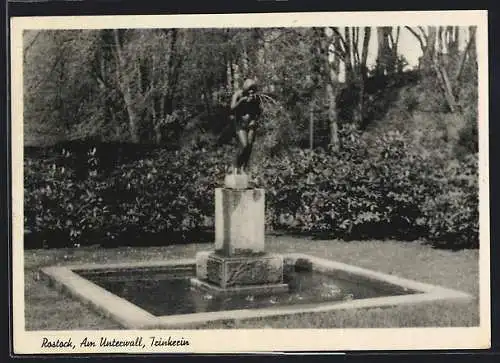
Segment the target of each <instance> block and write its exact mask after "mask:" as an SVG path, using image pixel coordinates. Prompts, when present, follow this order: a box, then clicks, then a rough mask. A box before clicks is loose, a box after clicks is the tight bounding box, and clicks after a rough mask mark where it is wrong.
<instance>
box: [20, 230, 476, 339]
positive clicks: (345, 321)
mask: <svg viewBox="0 0 500 363" xmlns="http://www.w3.org/2000/svg"><path fill="white" fill-rule="evenodd" d="M211 248H212V245H211V244H190V245H183V246H179V245H176V246H166V247H145V248H130V247H121V248H116V249H100V248H77V249H53V250H28V251H25V312H26V313H25V314H26V316H25V317H26V330H86V329H88V330H105V329H122V328H121V327H120V326H119V325H118V324H116V323H115V322H113V321H111V320H109V319H107V318H104V317H102V316H100V315H98V314H96V313H95V312H94V311H93V310H90V309H89V308H87V307H86V306H84V305H83V304H81V303H80V302H78V301H76V300H74V299H72V298H70V297H68V296H65V295H62V294H60V293H59V292H57V291H55V290H53V289H52V288H50V287H48V285H47V284H46V283H45V282H43V281H40V280H38V279H37V271H38V270H39V269H40V268H41V267H44V266H51V265H65V264H79V263H105V262H109V263H114V262H126V261H144V260H161V259H175V258H190V257H194V255H195V253H196V252H197V251H201V250H209V249H211ZM266 248H267V249H268V250H269V251H274V252H304V253H308V254H311V255H315V256H318V257H323V258H328V259H332V260H336V261H340V262H343V263H347V264H352V265H356V266H359V267H364V268H368V269H372V270H376V271H380V272H385V273H388V274H394V275H397V276H400V277H404V278H409V279H413V280H417V281H421V282H426V283H430V284H435V285H441V286H443V287H449V288H452V289H457V290H461V291H464V292H468V293H470V294H472V295H473V296H475V297H476V298H475V299H474V300H473V301H471V302H432V303H424V304H418V305H408V306H396V307H388V308H370V309H359V310H341V311H334V312H325V313H314V314H299V315H294V316H285V317H275V318H264V319H249V320H242V321H223V322H214V323H208V324H205V325H201V326H200V325H199V326H191V327H189V328H199V329H211V328H245V329H250V328H264V327H266V328H392V327H428V326H430V327H465V326H478V325H479V304H478V296H479V283H478V282H479V251H478V250H462V251H456V252H452V251H447V250H436V249H433V248H431V247H430V246H427V245H424V244H422V243H419V242H405V243H403V242H398V241H362V242H361V241H359V242H358V241H352V242H343V241H336V240H328V241H326V240H311V239H306V238H294V237H290V236H268V237H267V241H266ZM47 317H50V318H47Z"/></svg>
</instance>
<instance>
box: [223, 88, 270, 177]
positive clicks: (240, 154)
mask: <svg viewBox="0 0 500 363" xmlns="http://www.w3.org/2000/svg"><path fill="white" fill-rule="evenodd" d="M257 91H258V87H257V82H256V81H254V80H253V79H247V80H245V82H244V83H243V87H242V89H240V90H237V91H236V92H235V93H234V94H233V97H232V100H231V112H230V118H231V120H232V121H233V122H234V125H235V130H236V137H237V141H238V151H237V153H236V157H235V160H234V164H233V167H234V170H233V172H234V173H236V174H240V173H246V171H248V165H249V162H250V156H251V154H252V148H253V143H254V141H255V132H256V130H257V127H258V119H259V117H260V115H261V114H262V107H261V102H260V98H259V97H258V95H257Z"/></svg>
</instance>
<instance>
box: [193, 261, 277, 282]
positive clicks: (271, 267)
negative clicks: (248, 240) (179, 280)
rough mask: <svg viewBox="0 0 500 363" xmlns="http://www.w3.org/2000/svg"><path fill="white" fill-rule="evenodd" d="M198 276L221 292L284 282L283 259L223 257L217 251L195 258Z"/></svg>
mask: <svg viewBox="0 0 500 363" xmlns="http://www.w3.org/2000/svg"><path fill="white" fill-rule="evenodd" d="M196 277H197V279H198V280H200V281H206V282H207V283H209V284H212V285H215V286H217V287H219V288H222V289H228V288H234V287H248V286H259V285H260V286H262V285H270V284H271V285H272V284H282V283H283V258H282V257H281V256H278V255H274V254H265V253H264V254H261V255H255V256H224V255H220V254H218V253H217V252H200V253H198V254H197V255H196Z"/></svg>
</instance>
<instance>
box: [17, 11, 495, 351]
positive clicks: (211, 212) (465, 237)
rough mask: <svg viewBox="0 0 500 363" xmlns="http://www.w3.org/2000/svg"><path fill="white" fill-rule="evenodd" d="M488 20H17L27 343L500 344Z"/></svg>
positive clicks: (464, 15)
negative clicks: (493, 281)
mask: <svg viewBox="0 0 500 363" xmlns="http://www.w3.org/2000/svg"><path fill="white" fill-rule="evenodd" d="M487 48H488V34H487V12H486V11H429V12H356V13H355V12H352V13H349V12H345V13H336V12H326V13H280V14H266V13H261V14H211V15H201V14H200V15H158V16H152V15H148V16H75V17H64V16H61V17H40V18H30V17H24V18H13V19H12V22H11V55H12V61H11V77H12V83H11V85H12V91H11V93H12V97H11V102H12V103H11V110H12V112H11V114H12V121H11V122H12V123H11V125H12V166H13V170H12V182H13V191H12V198H13V199H12V205H13V260H12V263H13V272H14V273H13V275H12V278H13V287H14V288H13V299H14V304H13V323H14V324H13V326H14V344H13V345H14V353H18V354H75V353H85V354H92V353H172V352H186V353H191V352H193V353H218V352H219V353H225V352H248V351H252V352H270V351H313V350H314V351H352V350H380V349H384V350H413V349H485V348H489V347H490V290H489V289H490V281H489V269H490V262H489V243H490V240H489V218H490V217H489V194H488V188H489V177H488V173H489V168H488V163H489V161H488V58H487V57H488V49H487Z"/></svg>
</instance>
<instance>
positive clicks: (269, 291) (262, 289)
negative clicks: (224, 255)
mask: <svg viewBox="0 0 500 363" xmlns="http://www.w3.org/2000/svg"><path fill="white" fill-rule="evenodd" d="M191 286H193V287H195V288H197V289H200V290H203V291H207V292H209V293H210V294H212V295H216V296H217V295H252V296H258V295H275V294H280V293H284V292H287V291H288V285H287V284H266V285H252V286H236V287H229V288H225V289H223V288H222V287H220V286H217V285H215V284H212V283H210V282H207V281H203V280H200V279H198V278H195V277H194V278H192V279H191Z"/></svg>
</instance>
